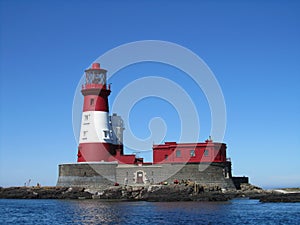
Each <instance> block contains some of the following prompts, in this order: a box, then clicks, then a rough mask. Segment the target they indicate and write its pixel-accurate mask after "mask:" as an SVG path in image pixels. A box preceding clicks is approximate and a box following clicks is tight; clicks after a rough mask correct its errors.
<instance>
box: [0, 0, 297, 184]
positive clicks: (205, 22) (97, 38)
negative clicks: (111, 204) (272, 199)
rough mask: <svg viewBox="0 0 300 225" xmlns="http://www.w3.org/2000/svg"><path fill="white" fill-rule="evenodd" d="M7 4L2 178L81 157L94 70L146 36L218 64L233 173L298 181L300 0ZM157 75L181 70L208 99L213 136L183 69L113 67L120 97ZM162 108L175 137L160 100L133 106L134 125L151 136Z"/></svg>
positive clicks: (0, 118) (0, 17) (40, 175)
mask: <svg viewBox="0 0 300 225" xmlns="http://www.w3.org/2000/svg"><path fill="white" fill-rule="evenodd" d="M0 10H1V11H0V21H1V24H0V25H1V27H0V29H1V30H0V32H1V33H0V76H1V83H0V85H1V91H0V97H1V103H0V124H1V126H0V186H13V185H23V184H24V182H25V181H26V180H28V179H32V181H33V182H34V183H36V182H40V183H41V184H42V185H55V184H56V179H57V175H58V170H57V165H58V164H60V163H65V162H75V161H76V152H77V143H76V141H75V138H74V135H73V130H72V104H73V97H74V93H75V90H76V86H77V84H78V82H79V80H80V78H81V75H82V73H83V71H84V69H86V68H87V67H88V66H89V65H90V64H91V63H92V62H93V61H94V60H95V59H97V58H98V56H100V55H102V54H104V53H105V52H106V51H108V50H110V49H112V48H115V47H117V46H119V45H122V44H125V43H128V42H133V41H139V40H164V41H169V42H174V43H177V44H179V45H182V46H184V47H186V48H188V49H190V50H191V51H193V52H194V53H196V54H197V55H199V56H200V57H201V58H202V59H203V60H204V61H205V62H206V63H207V65H208V66H209V67H210V69H211V70H212V71H213V72H214V74H215V76H216V78H217V80H218V82H219V84H220V86H221V88H222V91H223V95H224V98H225V103H226V111H227V129H226V134H225V138H224V142H225V143H227V146H228V156H229V157H231V158H232V162H233V173H234V174H235V175H247V176H249V177H250V181H251V182H252V183H254V184H256V185H259V186H263V187H281V186H300V173H299V172H300V164H299V159H300V148H299V146H300V116H299V115H300V103H299V97H300V88H299V83H300V72H299V71H300V64H299V61H300V60H299V59H300V44H299V40H300V30H299V28H300V3H299V2H298V1H283V0H282V1H226V3H225V2H223V1H189V3H186V2H185V1H172V3H169V2H168V1H151V2H146V1H127V2H123V1H93V0H88V1H79V0H78V1H76V0H75V1H71V0H69V1H37V0H28V1H21V0H19V1H17V0H1V1H0ZM103 67H105V65H103ZM149 75H161V76H164V77H166V78H168V79H172V80H174V82H177V83H179V84H180V85H182V86H183V87H184V89H185V90H186V91H187V92H188V93H189V94H190V95H191V96H192V98H193V100H194V101H195V102H198V103H197V107H198V110H199V111H200V112H201V118H200V123H201V130H200V138H199V139H200V140H199V141H204V140H205V139H206V138H207V136H208V135H209V129H210V112H209V107H208V105H207V102H206V99H205V97H204V95H203V93H201V90H196V89H194V86H193V83H192V81H190V80H189V79H187V78H186V77H184V74H183V73H181V72H180V71H178V70H176V69H174V68H169V67H167V66H165V65H159V64H155V63H144V64H138V65H133V66H130V67H128V68H124V69H123V70H121V71H119V72H118V73H117V74H116V76H114V77H113V78H112V83H113V86H112V88H113V92H112V95H111V98H110V101H113V99H114V97H115V96H116V95H117V93H118V91H119V90H121V89H122V87H124V86H125V85H126V84H128V83H129V82H130V81H132V80H134V79H138V78H141V77H143V76H149ZM189 87H190V88H189ZM195 99H196V100H195ZM197 99H198V100H199V101H198V100H197ZM159 109H163V110H159ZM156 116H158V117H162V118H164V120H165V122H166V124H167V126H168V128H169V129H168V131H167V135H166V139H167V140H170V141H177V140H176V139H177V138H178V133H176V132H177V129H180V122H178V115H177V113H176V110H174V108H172V107H171V105H170V104H168V103H166V102H164V101H162V100H160V99H155V98H150V99H148V100H144V101H141V102H140V103H139V104H137V105H136V106H135V107H134V108H133V109H132V115H131V118H133V119H131V120H130V123H131V124H130V126H131V127H132V129H133V132H135V133H136V135H137V136H139V137H141V138H145V137H147V136H148V135H149V130H148V122H149V120H150V119H151V118H153V117H156ZM167 140H166V141H167ZM147 157H148V156H147Z"/></svg>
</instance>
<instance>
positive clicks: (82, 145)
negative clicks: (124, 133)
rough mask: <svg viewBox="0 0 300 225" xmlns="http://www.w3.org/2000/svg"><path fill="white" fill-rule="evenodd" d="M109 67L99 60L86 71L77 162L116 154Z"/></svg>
mask: <svg viewBox="0 0 300 225" xmlns="http://www.w3.org/2000/svg"><path fill="white" fill-rule="evenodd" d="M106 73H107V70H105V69H102V68H100V64H99V63H93V64H92V67H91V68H89V69H87V70H85V83H84V85H82V90H81V93H82V95H83V96H84V102H83V112H82V118H81V129H80V137H79V146H78V154H77V156H78V158H77V162H100V161H108V160H109V158H110V157H111V156H112V155H114V154H115V150H116V148H115V147H114V143H113V142H116V141H117V140H116V138H114V136H115V135H114V134H113V129H112V126H111V122H110V121H111V117H110V116H109V106H108V96H109V95H110V92H111V91H110V85H107V84H106Z"/></svg>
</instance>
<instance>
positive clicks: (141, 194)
mask: <svg viewBox="0 0 300 225" xmlns="http://www.w3.org/2000/svg"><path fill="white" fill-rule="evenodd" d="M241 188H242V189H241V190H237V191H232V190H222V189H221V188H220V187H218V186H206V185H200V184H195V183H193V182H188V183H185V184H171V185H146V186H110V187H108V188H106V189H90V188H82V187H10V188H0V198H17V199H99V200H105V201H106V200H114V201H152V202H153V201H154V202H162V201H227V200H229V199H231V198H237V197H238V198H241V197H243V198H250V199H259V200H260V201H261V202H300V192H293V193H290V192H284V193H282V192H278V191H274V190H273V191H272V190H269V191H266V190H262V189H261V188H259V187H256V186H253V185H242V187H241Z"/></svg>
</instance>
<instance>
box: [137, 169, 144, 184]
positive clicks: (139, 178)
mask: <svg viewBox="0 0 300 225" xmlns="http://www.w3.org/2000/svg"><path fill="white" fill-rule="evenodd" d="M136 176H137V179H136V183H137V184H143V183H144V173H143V172H142V171H138V172H137V174H136Z"/></svg>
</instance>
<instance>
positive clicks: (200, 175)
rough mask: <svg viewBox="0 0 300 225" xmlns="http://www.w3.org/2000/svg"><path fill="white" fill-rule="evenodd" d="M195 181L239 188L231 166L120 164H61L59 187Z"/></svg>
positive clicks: (106, 186)
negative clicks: (232, 174) (232, 175)
mask: <svg viewBox="0 0 300 225" xmlns="http://www.w3.org/2000/svg"><path fill="white" fill-rule="evenodd" d="M175 180H178V181H189V180H190V181H192V182H196V183H199V184H202V185H207V186H218V187H220V188H223V189H236V184H235V183H236V182H235V179H234V177H231V163H230V162H226V163H211V164H207V163H197V164H149V165H143V166H138V165H124V164H118V163H117V162H93V163H72V164H61V165H59V177H58V182H57V186H67V187H85V188H96V189H106V188H108V187H110V186H113V185H115V184H116V183H118V184H120V185H149V184H157V183H161V182H167V183H169V184H170V183H173V182H174V181H175Z"/></svg>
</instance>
